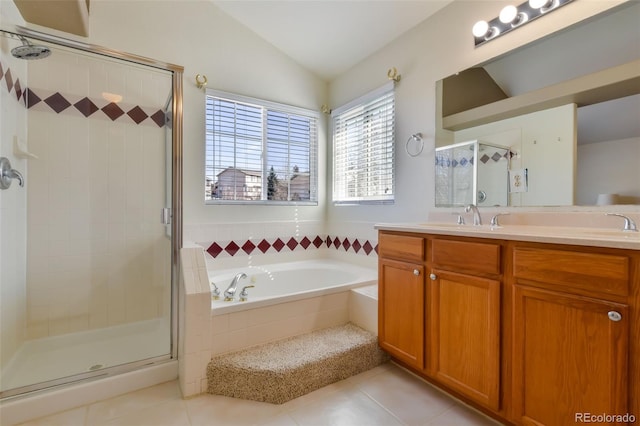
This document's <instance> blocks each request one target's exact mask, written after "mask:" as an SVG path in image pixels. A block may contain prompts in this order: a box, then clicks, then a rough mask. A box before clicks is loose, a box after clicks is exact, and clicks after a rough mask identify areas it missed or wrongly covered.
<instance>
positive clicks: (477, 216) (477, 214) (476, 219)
mask: <svg viewBox="0 0 640 426" xmlns="http://www.w3.org/2000/svg"><path fill="white" fill-rule="evenodd" d="M464 211H465V212H466V213H469V212H470V211H473V226H480V225H482V217H480V211H479V210H478V206H476V205H475V204H469V205H468V206H467V207H465V208H464Z"/></svg>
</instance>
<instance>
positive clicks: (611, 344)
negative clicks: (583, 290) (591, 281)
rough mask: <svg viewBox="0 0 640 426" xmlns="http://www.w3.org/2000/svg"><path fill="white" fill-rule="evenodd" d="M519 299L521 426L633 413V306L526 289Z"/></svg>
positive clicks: (517, 291) (516, 393)
mask: <svg viewBox="0 0 640 426" xmlns="http://www.w3.org/2000/svg"><path fill="white" fill-rule="evenodd" d="M513 296H514V310H513V312H514V323H513V325H514V329H513V332H514V335H513V341H514V351H513V403H514V407H513V414H514V420H515V422H516V423H518V424H523V425H547V426H560V425H574V424H576V423H585V422H586V421H584V418H585V416H587V415H602V414H608V415H624V414H625V413H627V403H628V399H627V398H628V383H627V377H628V375H629V372H628V370H627V362H628V360H627V354H628V347H629V310H628V307H627V305H622V304H618V303H613V302H607V301H603V300H598V299H591V298H586V297H582V296H574V295H568V294H562V293H556V292H552V291H547V290H539V289H534V288H529V287H521V286H518V285H516V286H515V288H514V293H513ZM579 416H582V417H579ZM598 424H623V423H606V422H599V423H598Z"/></svg>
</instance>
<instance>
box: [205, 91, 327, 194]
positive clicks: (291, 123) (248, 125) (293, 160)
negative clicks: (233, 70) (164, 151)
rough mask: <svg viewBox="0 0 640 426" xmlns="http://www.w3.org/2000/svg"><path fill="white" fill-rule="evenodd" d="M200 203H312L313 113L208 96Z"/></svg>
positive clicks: (314, 186) (233, 97)
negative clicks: (203, 199)
mask: <svg viewBox="0 0 640 426" xmlns="http://www.w3.org/2000/svg"><path fill="white" fill-rule="evenodd" d="M205 121H206V124H205V125H206V153H205V201H207V202H210V203H234V202H267V203H280V204H282V203H285V204H286V203H291V202H302V203H305V202H308V203H314V204H315V203H317V144H318V142H317V139H318V136H317V122H318V114H317V113H316V112H313V111H310V110H305V109H301V108H296V107H292V106H289V105H283V104H277V103H273V102H268V101H263V100H260V99H254V98H247V97H243V96H239V95H233V94H229V93H224V92H219V91H214V90H207V96H206V120H205Z"/></svg>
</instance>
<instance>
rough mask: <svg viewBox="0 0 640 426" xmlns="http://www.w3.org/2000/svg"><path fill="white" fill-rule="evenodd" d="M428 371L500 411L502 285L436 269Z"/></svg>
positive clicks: (432, 277) (432, 285)
mask: <svg viewBox="0 0 640 426" xmlns="http://www.w3.org/2000/svg"><path fill="white" fill-rule="evenodd" d="M428 282H429V283H430V284H429V294H428V299H429V300H430V303H429V309H428V310H429V315H428V336H429V338H428V341H427V348H428V349H427V350H428V359H429V366H428V369H427V373H428V374H430V375H431V376H433V377H434V378H435V379H436V380H438V381H439V382H441V383H443V384H444V385H446V386H448V387H449V388H451V389H453V390H456V391H457V392H460V393H461V394H464V395H466V396H467V397H469V398H470V399H472V400H474V401H476V402H478V403H480V404H483V405H484V406H486V407H489V408H492V409H494V410H498V409H499V399H500V394H499V392H500V282H499V281H496V280H491V279H486V278H478V277H473V276H469V275H463V274H456V273H452V272H445V271H440V270H433V271H432V273H431V275H430V280H428Z"/></svg>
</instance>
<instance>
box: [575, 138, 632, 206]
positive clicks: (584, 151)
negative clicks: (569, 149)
mask: <svg viewBox="0 0 640 426" xmlns="http://www.w3.org/2000/svg"><path fill="white" fill-rule="evenodd" d="M602 176H606V177H607V179H602ZM578 181H579V182H580V185H578V190H577V199H576V203H577V204H579V205H586V206H589V205H594V204H596V200H597V197H598V194H618V195H619V196H620V197H619V203H620V204H640V138H630V139H621V140H615V141H606V142H597V143H591V144H581V145H578Z"/></svg>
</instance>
